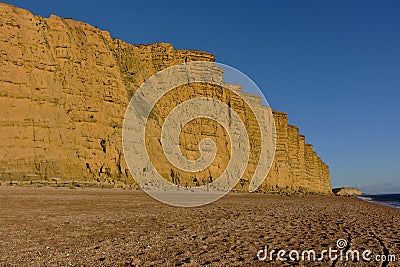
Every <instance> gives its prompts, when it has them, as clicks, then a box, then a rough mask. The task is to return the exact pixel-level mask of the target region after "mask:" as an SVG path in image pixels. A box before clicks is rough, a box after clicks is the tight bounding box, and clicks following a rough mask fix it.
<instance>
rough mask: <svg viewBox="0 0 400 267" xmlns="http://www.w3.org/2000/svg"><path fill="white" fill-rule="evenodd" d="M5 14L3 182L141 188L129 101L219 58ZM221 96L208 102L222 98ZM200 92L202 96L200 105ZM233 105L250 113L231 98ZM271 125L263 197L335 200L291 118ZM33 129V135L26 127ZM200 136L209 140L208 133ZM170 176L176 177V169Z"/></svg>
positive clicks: (0, 38)
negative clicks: (127, 150) (273, 141)
mask: <svg viewBox="0 0 400 267" xmlns="http://www.w3.org/2000/svg"><path fill="white" fill-rule="evenodd" d="M0 10H1V11H2V12H1V13H0V25H1V26H0V51H1V52H0V56H1V60H2V65H1V66H0V105H1V106H2V107H5V108H2V109H0V118H1V119H0V129H1V133H0V135H1V138H2V143H1V144H0V179H1V180H8V181H9V180H13V181H19V182H21V183H22V182H31V181H32V179H33V178H32V177H37V178H35V179H37V180H41V179H50V178H57V179H59V180H69V181H72V180H75V181H109V183H112V184H118V185H120V186H131V187H135V186H136V185H135V182H134V180H133V179H132V177H131V176H130V174H129V170H128V168H127V166H126V163H125V160H124V156H123V154H122V153H121V151H122V144H121V136H122V122H123V117H124V114H125V110H126V107H127V106H128V103H129V100H130V98H131V96H132V95H133V94H134V93H135V91H136V88H138V87H139V86H140V85H141V84H142V83H143V82H144V81H145V80H146V79H148V78H149V77H151V76H152V75H154V74H155V73H156V72H157V71H159V70H162V69H165V68H167V67H169V66H173V65H176V64H180V63H184V62H190V61H214V59H215V57H214V56H213V55H211V54H209V53H205V52H201V51H194V50H192V51H188V50H178V49H174V48H173V47H172V45H170V44H166V43H157V44H150V45H132V44H128V43H125V42H123V41H121V40H118V39H111V37H110V34H109V33H108V32H105V31H102V30H99V29H97V28H95V27H93V26H91V25H88V24H86V23H83V22H78V21H74V20H71V19H62V18H59V17H57V16H54V15H52V16H50V17H49V18H42V17H38V16H34V15H32V14H31V13H30V12H29V11H26V10H23V9H19V8H15V7H13V6H11V5H8V4H0ZM216 76H218V79H219V76H222V73H217V74H216ZM217 91H218V90H217V89H215V92H214V93H213V94H212V95H213V96H216V97H218V98H220V97H226V96H222V95H221V94H220V92H217ZM202 92H203V89H202V88H201V87H198V91H197V96H200V95H201V94H202ZM227 103H229V105H230V106H231V107H232V108H236V109H238V110H242V112H244V113H245V112H246V110H245V108H244V107H243V103H242V102H241V101H240V100H238V99H235V98H234V97H231V98H227ZM273 115H274V119H275V122H276V125H277V152H276V155H275V160H274V163H273V167H272V168H271V171H270V173H269V175H268V177H267V179H266V180H265V182H264V184H263V185H262V186H261V188H260V190H262V191H272V192H276V193H279V194H292V193H310V192H311V193H321V194H330V192H331V188H330V181H329V169H328V166H327V165H326V164H325V163H323V162H322V161H321V159H320V158H319V157H318V155H317V154H316V153H315V152H314V151H313V148H312V146H310V145H307V144H305V138H304V136H302V135H300V134H299V131H298V128H297V127H293V126H290V125H289V124H288V119H287V115H286V114H285V113H282V112H277V111H275V112H274V114H273ZM245 116H246V115H245ZM33 119H34V120H35V125H31V124H29V120H33ZM38 125H40V127H38ZM198 126H199V125H194V127H198ZM205 127H208V126H207V125H206V126H205ZM211 132H212V131H211ZM212 134H215V133H212ZM32 135H33V136H32ZM190 135H191V134H190V133H189V132H188V133H185V134H183V136H184V137H185V140H187V141H188V142H189V147H190V146H191V142H192V141H193V140H195V139H193V138H192V137H191V136H190ZM202 136H203V137H209V136H212V135H211V134H210V131H207V132H204V133H202ZM217 137H218V138H222V139H225V138H226V136H225V135H223V134H220V135H218V136H217ZM39 140H40V141H39ZM187 153H188V154H190V153H192V152H190V151H189V152H187ZM38 166H46V167H38ZM88 166H89V168H88ZM164 167H165V174H166V176H167V177H168V176H170V175H171V172H170V169H171V168H170V167H169V166H164ZM215 167H216V168H218V166H215ZM6 174H7V175H6ZM32 175H33V176H32ZM176 175H177V174H176V173H174V180H177V176H176ZM44 177H46V178H44ZM210 177H213V178H212V179H215V178H214V177H218V176H216V175H215V173H213V172H210V173H207V176H205V177H194V178H196V180H197V183H201V182H202V181H209V180H210ZM50 180H51V179H50ZM178 182H179V183H182V184H187V183H191V182H193V177H192V178H191V180H190V181H189V180H185V178H184V177H182V176H179V180H178ZM247 184H248V181H247V180H243V181H241V182H240V184H238V186H237V189H238V190H246V188H247Z"/></svg>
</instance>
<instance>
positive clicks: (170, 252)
mask: <svg viewBox="0 0 400 267" xmlns="http://www.w3.org/2000/svg"><path fill="white" fill-rule="evenodd" d="M340 239H343V240H341V241H344V242H342V243H340V246H344V247H343V248H341V249H339V248H338V240H340ZM266 248H267V249H266ZM311 249H312V250H314V251H315V252H316V258H317V259H316V260H313V259H312V257H311V260H308V259H305V260H302V259H301V253H302V252H303V251H304V250H311ZM329 249H331V250H337V251H338V252H337V253H336V254H337V256H338V257H337V258H336V259H332V258H329V257H328V255H326V254H322V251H323V250H329ZM272 250H275V252H273V253H272V257H273V259H272V260H271V259H270V253H271V251H272ZM279 250H285V251H286V254H284V255H283V257H286V258H287V260H286V261H281V260H279V259H277V252H278V251H279ZM291 250H296V251H298V252H299V254H300V256H299V260H297V259H296V260H291V259H290V258H289V254H288V253H289V252H290V251H291ZM354 250H357V251H359V253H360V260H359V261H353V260H352V259H351V258H350V259H349V260H348V261H346V257H345V256H344V255H345V254H346V252H348V251H354ZM365 250H370V251H371V254H369V255H368V256H369V257H368V258H369V259H371V261H370V262H368V261H365V260H363V259H362V257H361V254H362V253H363V252H364V251H365ZM265 252H267V253H265ZM340 252H342V255H343V258H342V260H341V259H340ZM321 254H322V255H323V256H324V257H321ZM348 254H349V253H348ZM367 254H368V253H367ZM257 255H258V256H257ZM265 255H267V256H268V257H265ZM305 255H306V254H305ZM332 255H334V254H332ZM376 255H385V256H389V255H394V256H395V261H393V260H394V259H393V257H392V258H391V260H392V261H384V262H378V261H376V258H375V256H376ZM291 256H292V257H294V258H296V253H292V254H291ZM318 257H321V258H323V259H322V260H321V261H319V260H318ZM380 258H382V257H380ZM0 266H400V210H396V209H393V208H390V207H385V206H381V205H378V204H374V203H368V202H365V201H362V200H360V199H356V198H350V197H331V196H304V197H301V196H298V197H283V196H271V195H265V194H243V193H231V194H228V195H227V196H225V197H223V198H222V199H220V200H218V201H216V202H214V203H212V204H209V205H205V206H201V207H196V208H178V207H172V206H168V205H166V204H163V203H160V202H158V201H156V200H154V199H152V198H151V197H149V196H148V195H146V194H145V193H143V192H142V191H134V190H123V189H99V188H54V187H41V188H29V187H11V186H0Z"/></svg>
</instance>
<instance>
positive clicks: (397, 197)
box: [359, 194, 400, 209]
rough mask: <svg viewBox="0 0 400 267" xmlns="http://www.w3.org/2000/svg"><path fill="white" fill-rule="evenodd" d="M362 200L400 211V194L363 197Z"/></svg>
mask: <svg viewBox="0 0 400 267" xmlns="http://www.w3.org/2000/svg"><path fill="white" fill-rule="evenodd" d="M359 198H360V199H362V200H365V201H368V202H375V203H378V204H382V205H385V206H390V207H393V208H395V209H400V194H381V195H362V196H359Z"/></svg>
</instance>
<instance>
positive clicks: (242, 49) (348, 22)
mask: <svg viewBox="0 0 400 267" xmlns="http://www.w3.org/2000/svg"><path fill="white" fill-rule="evenodd" d="M6 2H8V3H11V4H14V5H16V6H19V7H22V8H26V9H29V10H31V11H32V12H33V13H34V14H36V15H42V16H46V17H48V16H49V15H50V14H56V15H59V16H61V17H72V18H74V19H76V20H81V21H84V22H87V23H89V24H92V25H95V26H97V27H99V28H101V29H105V30H108V31H110V33H111V36H112V37H117V38H120V39H122V40H124V41H127V42H130V43H144V44H147V43H154V42H168V43H172V44H173V45H174V47H176V48H181V49H196V50H203V51H207V52H211V53H213V54H215V55H216V59H217V61H218V62H222V63H225V64H228V65H231V66H233V67H235V68H237V69H239V70H241V71H242V72H244V73H246V74H247V75H248V76H250V77H251V78H252V79H253V80H254V81H255V82H256V83H257V84H258V85H259V87H260V88H261V89H262V90H263V92H264V94H265V95H266V97H267V99H268V101H269V103H270V105H271V106H272V108H274V109H277V110H280V111H285V112H287V113H288V114H289V121H290V123H291V124H294V125H297V126H299V127H300V131H301V133H303V134H305V135H306V138H307V141H308V142H310V143H312V144H313V145H314V147H315V150H316V151H317V152H318V154H319V155H320V156H321V157H322V158H323V160H324V161H325V162H326V163H327V164H328V165H329V166H330V170H331V179H332V185H333V186H334V187H335V186H345V185H348V186H357V187H359V188H361V189H363V190H364V191H366V192H400V171H399V169H400V168H399V166H400V124H399V118H398V116H399V115H400V105H399V100H400V1H386V0H383V1H378V0H376V1H368V0H363V1H361V0H360V1H352V0H342V1H328V0H327V1H320V0H315V1H310V0H304V1H294V0H293V1H285V0H281V1H258V2H257V1H240V2H235V1H226V2H223V1H119V0H114V1H76V0H69V1H48V0H46V1H44V0H35V1H6Z"/></svg>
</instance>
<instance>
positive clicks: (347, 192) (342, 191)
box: [332, 187, 362, 196]
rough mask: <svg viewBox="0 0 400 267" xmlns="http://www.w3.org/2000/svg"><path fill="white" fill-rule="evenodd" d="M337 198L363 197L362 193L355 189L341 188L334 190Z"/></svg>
mask: <svg viewBox="0 0 400 267" xmlns="http://www.w3.org/2000/svg"><path fill="white" fill-rule="evenodd" d="M332 192H333V193H334V194H335V195H336V196H361V195H362V191H361V190H359V189H357V188H353V187H340V188H334V189H332Z"/></svg>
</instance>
